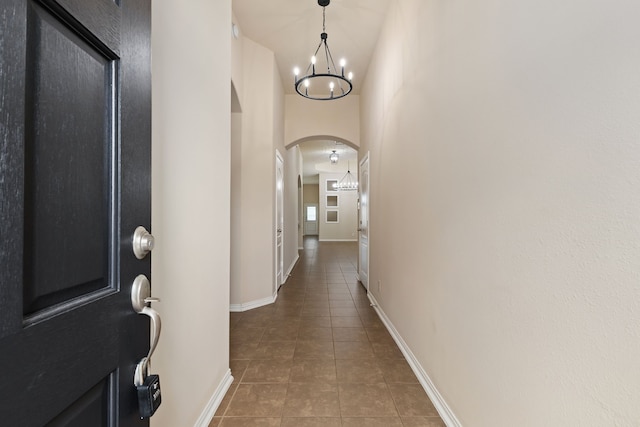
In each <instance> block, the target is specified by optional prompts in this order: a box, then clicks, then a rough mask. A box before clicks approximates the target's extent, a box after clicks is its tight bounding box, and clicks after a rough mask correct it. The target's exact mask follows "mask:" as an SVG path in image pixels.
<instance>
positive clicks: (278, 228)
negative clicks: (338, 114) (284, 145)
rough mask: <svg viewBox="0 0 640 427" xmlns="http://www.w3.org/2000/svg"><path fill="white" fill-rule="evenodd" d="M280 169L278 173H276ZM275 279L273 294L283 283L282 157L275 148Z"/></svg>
mask: <svg viewBox="0 0 640 427" xmlns="http://www.w3.org/2000/svg"><path fill="white" fill-rule="evenodd" d="M278 170H280V172H281V173H280V175H279V174H278ZM275 172H276V173H275V221H274V222H275V227H274V230H275V239H274V240H275V257H274V258H275V279H274V280H275V281H274V289H273V295H274V296H275V295H276V292H278V288H280V285H282V284H283V283H284V159H283V158H282V155H281V154H280V152H279V151H278V150H276V169H275Z"/></svg>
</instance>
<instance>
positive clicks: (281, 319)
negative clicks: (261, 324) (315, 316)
mask: <svg viewBox="0 0 640 427" xmlns="http://www.w3.org/2000/svg"><path fill="white" fill-rule="evenodd" d="M301 323H302V319H301V318H300V315H297V316H274V317H272V318H271V321H270V322H269V323H267V325H266V326H267V327H269V328H282V327H289V326H300V324H301Z"/></svg>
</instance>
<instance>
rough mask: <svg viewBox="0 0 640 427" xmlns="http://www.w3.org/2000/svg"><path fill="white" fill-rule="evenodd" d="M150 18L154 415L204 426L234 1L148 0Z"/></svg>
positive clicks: (221, 244) (224, 338) (220, 384)
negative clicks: (158, 389) (157, 317)
mask: <svg viewBox="0 0 640 427" xmlns="http://www.w3.org/2000/svg"><path fill="white" fill-rule="evenodd" d="M152 18H153V40H152V49H153V149H152V153H153V159H152V162H153V176H152V184H153V216H152V232H153V234H154V235H155V236H156V242H157V243H156V248H155V249H154V251H153V262H152V266H153V268H152V278H151V282H152V287H153V294H154V296H157V297H159V298H161V300H162V301H161V302H159V303H154V307H155V308H156V309H157V310H158V311H159V312H160V314H161V315H162V335H161V338H160V342H159V345H158V348H157V350H156V352H155V354H154V356H153V363H152V365H151V370H152V371H153V372H154V373H158V374H160V378H161V382H162V394H163V399H162V401H163V402H162V406H161V407H160V408H159V409H158V412H157V413H156V415H155V416H154V417H153V419H152V420H151V425H152V426H154V427H175V426H196V425H205V426H206V424H204V423H205V422H206V421H208V420H206V418H207V416H208V414H209V415H213V412H212V411H213V410H215V402H216V399H221V398H222V393H224V391H225V390H224V385H225V383H224V380H225V378H227V377H225V376H226V375H228V369H229V347H228V342H229V314H228V308H229V307H228V301H229V158H230V144H229V139H230V131H229V122H230V119H229V116H230V114H229V113H230V109H229V105H230V99H229V81H230V78H231V76H230V71H229V69H230V66H229V64H230V47H229V46H230V42H229V35H230V32H229V26H230V20H231V1H228V0H220V1H216V2H205V1H197V2H187V3H185V2H181V1H176V0H159V1H154V4H153V17H152ZM212 40H216V41H217V43H215V44H214V45H213V46H214V48H212V44H211V41H212ZM225 64H226V65H225ZM211 189H215V191H210V190H211ZM198 423H199V424H198Z"/></svg>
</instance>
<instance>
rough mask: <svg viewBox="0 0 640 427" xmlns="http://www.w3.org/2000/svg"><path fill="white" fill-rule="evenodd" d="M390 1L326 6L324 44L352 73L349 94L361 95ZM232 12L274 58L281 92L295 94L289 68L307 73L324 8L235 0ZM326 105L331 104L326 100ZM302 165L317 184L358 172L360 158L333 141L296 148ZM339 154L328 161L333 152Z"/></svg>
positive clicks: (348, 0)
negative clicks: (326, 175) (322, 177)
mask: <svg viewBox="0 0 640 427" xmlns="http://www.w3.org/2000/svg"><path fill="white" fill-rule="evenodd" d="M390 2H391V0H331V3H330V4H329V6H327V7H326V32H327V34H328V38H327V43H328V45H329V48H330V49H331V54H332V56H333V58H334V61H335V63H336V65H338V62H339V61H340V59H342V58H344V59H346V61H347V65H346V67H345V73H348V72H349V71H351V72H353V93H354V94H359V93H360V87H361V85H362V80H363V79H364V77H365V75H366V73H367V68H368V66H369V62H370V60H371V56H372V54H373V49H374V47H375V45H376V43H377V41H378V34H379V33H380V28H381V26H382V23H383V21H384V18H385V14H386V11H387V9H388V6H389V3H390ZM233 13H234V17H235V19H236V20H237V24H238V26H239V27H240V31H241V32H242V35H243V36H245V37H248V38H250V39H251V40H253V41H255V42H256V43H258V44H260V45H262V46H264V47H266V48H267V49H269V50H271V51H272V52H274V54H275V59H276V63H277V65H278V69H279V70H280V74H281V77H282V84H283V87H284V89H285V92H286V93H288V94H294V93H295V89H294V85H293V82H294V76H293V68H294V67H300V69H301V70H305V69H306V67H307V66H308V64H309V62H310V59H311V55H313V53H314V52H315V49H316V48H317V46H318V44H319V43H320V33H321V32H322V7H320V6H319V5H318V1H317V0H233ZM329 102H330V101H329ZM299 147H300V150H301V152H302V157H303V160H304V170H303V175H304V176H303V178H304V182H305V183H314V182H317V180H318V173H319V172H338V173H346V172H347V165H350V166H351V171H352V173H354V174H356V171H357V169H358V153H357V152H356V151H355V150H354V149H353V148H351V147H349V146H347V145H343V144H340V145H338V146H336V142H335V141H327V140H318V141H307V142H304V143H302V144H300V145H299ZM334 149H335V150H336V151H337V152H338V154H339V155H340V160H339V161H338V164H337V165H332V164H331V163H330V162H329V154H331V150H334Z"/></svg>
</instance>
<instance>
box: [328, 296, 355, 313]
mask: <svg viewBox="0 0 640 427" xmlns="http://www.w3.org/2000/svg"><path fill="white" fill-rule="evenodd" d="M329 298H330V299H329V307H330V308H332V309H333V308H351V309H354V310H355V309H356V306H355V304H354V303H353V300H352V299H351V294H346V298H344V299H331V297H329ZM354 316H358V313H357V310H356V314H354Z"/></svg>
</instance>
